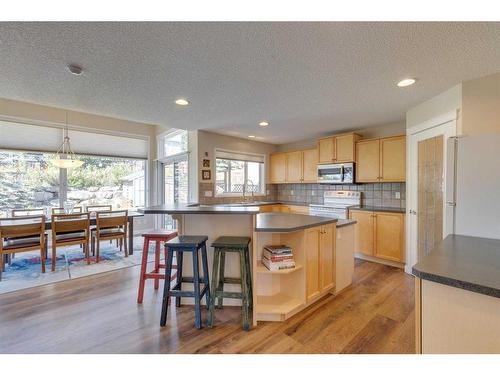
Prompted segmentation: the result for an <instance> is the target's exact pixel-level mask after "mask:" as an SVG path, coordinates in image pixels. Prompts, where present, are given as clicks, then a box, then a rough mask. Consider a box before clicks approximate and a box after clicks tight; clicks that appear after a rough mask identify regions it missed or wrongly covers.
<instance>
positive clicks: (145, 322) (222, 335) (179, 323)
mask: <svg viewBox="0 0 500 375" xmlns="http://www.w3.org/2000/svg"><path fill="white" fill-rule="evenodd" d="M138 273H139V268H138V267H131V268H127V269H122V270H118V271H113V272H109V273H105V274H101V275H94V276H90V277H84V278H80V279H75V280H69V281H64V282H60V283H57V284H51V285H45V286H41V287H37V288H32V289H27V290H24V291H19V292H14V293H10V294H5V295H2V296H0V353H413V352H414V334H415V329H414V324H415V323H414V321H415V312H414V297H413V295H414V285H413V277H412V276H410V275H407V274H405V273H404V272H403V271H402V270H400V269H397V268H393V267H389V266H384V265H381V264H375V263H370V262H365V261H356V269H355V280H354V284H353V286H351V287H349V288H348V289H347V290H345V291H343V292H342V293H340V294H339V295H338V296H327V297H325V298H323V299H322V300H320V301H318V302H317V303H316V304H314V305H313V306H311V307H310V308H308V309H306V310H304V311H302V312H301V313H299V314H297V315H296V316H294V317H292V318H291V319H289V320H288V321H286V322H283V323H275V322H266V323H259V325H258V326H257V327H255V328H253V329H252V330H251V331H250V332H245V331H243V330H242V329H241V321H240V319H241V318H240V309H239V308H235V307H225V308H224V309H223V310H221V311H220V310H217V311H216V321H215V327H214V328H212V329H208V328H203V329H201V330H197V329H195V328H194V314H193V309H192V307H191V306H182V307H180V308H177V309H176V310H172V312H170V311H169V316H168V321H167V326H166V327H164V328H160V325H159V322H160V302H161V295H160V293H154V291H153V288H152V282H151V281H150V282H149V283H148V285H147V287H146V292H145V296H144V303H143V305H142V306H141V305H137V303H136V298H137V297H136V293H137V286H138ZM174 309H175V307H174ZM203 319H204V321H205V319H206V311H205V310H204V315H203Z"/></svg>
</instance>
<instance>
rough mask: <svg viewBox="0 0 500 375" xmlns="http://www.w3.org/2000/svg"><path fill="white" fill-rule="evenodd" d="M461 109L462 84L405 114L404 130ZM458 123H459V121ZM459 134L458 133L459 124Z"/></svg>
mask: <svg viewBox="0 0 500 375" xmlns="http://www.w3.org/2000/svg"><path fill="white" fill-rule="evenodd" d="M461 109H462V84H458V85H456V86H453V87H452V88H450V89H449V90H446V91H445V92H442V93H441V94H439V95H436V96H434V97H432V98H430V99H429V100H426V101H425V102H423V103H421V104H419V105H417V106H415V107H413V108H411V109H409V110H408V111H407V112H406V128H407V129H410V128H412V127H414V126H416V125H419V124H421V123H423V122H425V121H428V120H430V119H432V118H435V117H437V116H440V115H443V114H445V113H448V112H451V111H456V110H459V111H460V110H461ZM459 122H460V121H459ZM458 126H459V129H458V130H459V133H460V123H459V124H458Z"/></svg>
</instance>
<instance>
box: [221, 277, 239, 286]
mask: <svg viewBox="0 0 500 375" xmlns="http://www.w3.org/2000/svg"><path fill="white" fill-rule="evenodd" d="M224 284H238V285H241V279H239V278H237V277H224Z"/></svg>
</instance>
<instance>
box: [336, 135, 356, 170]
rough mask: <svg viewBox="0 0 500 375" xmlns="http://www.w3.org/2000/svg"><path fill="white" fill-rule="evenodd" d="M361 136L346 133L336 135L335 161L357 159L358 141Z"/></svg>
mask: <svg viewBox="0 0 500 375" xmlns="http://www.w3.org/2000/svg"><path fill="white" fill-rule="evenodd" d="M360 138H361V136H359V135H358V134H354V133H351V134H345V135H338V136H336V137H335V150H336V157H335V163H346V162H352V161H354V160H355V157H356V154H355V148H356V142H357V141H358V140H359V139H360Z"/></svg>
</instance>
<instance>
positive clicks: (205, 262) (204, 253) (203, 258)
mask: <svg viewBox="0 0 500 375" xmlns="http://www.w3.org/2000/svg"><path fill="white" fill-rule="evenodd" d="M201 263H202V266H203V284H204V286H205V287H206V292H205V302H206V304H207V310H208V307H209V304H210V299H211V297H210V281H209V280H208V260H207V245H206V244H203V247H202V248H201Z"/></svg>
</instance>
